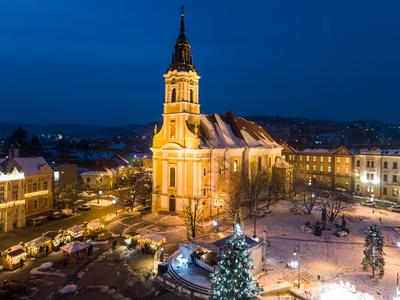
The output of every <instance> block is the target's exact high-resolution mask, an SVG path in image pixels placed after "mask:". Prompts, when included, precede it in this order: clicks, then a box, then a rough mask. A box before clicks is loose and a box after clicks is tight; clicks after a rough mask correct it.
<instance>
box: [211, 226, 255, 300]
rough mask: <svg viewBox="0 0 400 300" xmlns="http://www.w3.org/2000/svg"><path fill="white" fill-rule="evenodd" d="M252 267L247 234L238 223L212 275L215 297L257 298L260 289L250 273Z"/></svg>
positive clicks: (227, 298)
mask: <svg viewBox="0 0 400 300" xmlns="http://www.w3.org/2000/svg"><path fill="white" fill-rule="evenodd" d="M252 269H254V266H253V265H252V263H251V258H250V254H249V252H248V251H247V244H246V240H245V234H244V232H243V231H242V229H241V228H240V225H239V224H236V225H235V227H234V233H233V235H232V237H231V238H230V239H229V240H228V242H227V243H226V246H225V248H224V251H223V253H222V257H221V259H220V261H219V263H218V271H216V272H215V274H213V275H211V283H212V288H213V299H218V300H243V299H257V297H256V293H257V292H258V290H259V289H258V288H257V287H256V285H255V282H254V279H253V276H252V274H251V273H250V270H252Z"/></svg>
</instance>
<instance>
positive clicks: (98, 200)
mask: <svg viewBox="0 0 400 300" xmlns="http://www.w3.org/2000/svg"><path fill="white" fill-rule="evenodd" d="M101 195H103V191H102V190H99V191H98V193H97V204H100V196H101Z"/></svg>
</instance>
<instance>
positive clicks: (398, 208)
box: [388, 204, 400, 213]
mask: <svg viewBox="0 0 400 300" xmlns="http://www.w3.org/2000/svg"><path fill="white" fill-rule="evenodd" d="M388 210H390V211H393V212H399V213H400V205H398V204H397V205H392V206H390V207H389V208H388Z"/></svg>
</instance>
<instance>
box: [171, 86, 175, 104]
mask: <svg viewBox="0 0 400 300" xmlns="http://www.w3.org/2000/svg"><path fill="white" fill-rule="evenodd" d="M171 102H176V90H175V89H172V92H171Z"/></svg>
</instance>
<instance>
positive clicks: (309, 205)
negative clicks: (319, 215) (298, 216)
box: [293, 178, 321, 214]
mask: <svg viewBox="0 0 400 300" xmlns="http://www.w3.org/2000/svg"><path fill="white" fill-rule="evenodd" d="M320 191H321V187H320V185H318V184H317V183H310V182H308V181H306V180H304V179H303V178H296V180H295V181H294V182H293V193H294V195H295V196H297V198H298V199H299V200H300V202H301V203H302V205H303V206H302V207H301V208H300V209H301V210H302V211H304V212H305V213H307V214H311V212H312V210H313V209H314V207H315V205H316V204H317V202H318V199H319V194H320Z"/></svg>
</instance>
